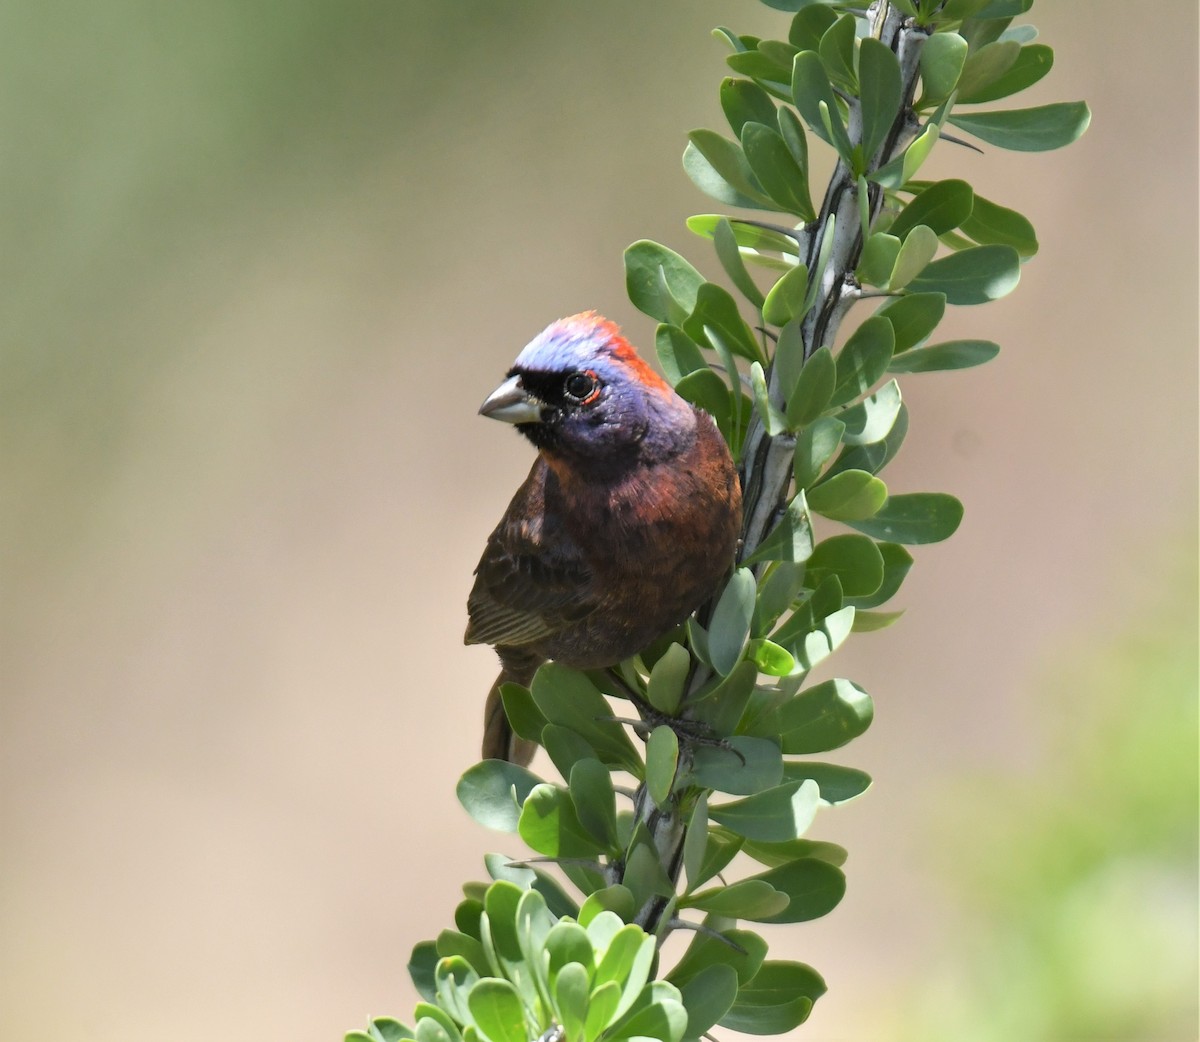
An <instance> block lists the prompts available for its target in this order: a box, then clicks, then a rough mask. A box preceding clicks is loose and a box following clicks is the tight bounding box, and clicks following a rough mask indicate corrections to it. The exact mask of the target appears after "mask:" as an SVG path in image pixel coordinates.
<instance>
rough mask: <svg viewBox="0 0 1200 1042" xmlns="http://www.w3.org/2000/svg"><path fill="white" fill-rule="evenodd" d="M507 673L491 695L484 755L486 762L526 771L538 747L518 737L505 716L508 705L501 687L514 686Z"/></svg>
mask: <svg viewBox="0 0 1200 1042" xmlns="http://www.w3.org/2000/svg"><path fill="white" fill-rule="evenodd" d="M512 682H513V678H512V677H511V676H509V674H508V673H507V672H503V673H501V674H500V675H499V676H498V677H497V678H496V682H495V683H494V684H493V685H492V688H491V690H490V691H489V692H488V696H487V702H486V703H485V704H484V707H483V744H482V747H481V748H480V755H481V756H482V758H483V759H485V760H507V761H508V762H509V763H515V764H518V765H519V766H521V767H526V766H528V764H529V761H530V760H532V759H533V754H534V753H535V752H536V751H537V743H536V742H530V741H527V740H526V739H524V738H520V737H518V736H517V735H516V734H515V733H514V732H513V729H512V725H511V724H510V723H509V722H508V717H507V716H505V715H504V702H503V701H502V700H501V698H500V685H501V684H508V683H512Z"/></svg>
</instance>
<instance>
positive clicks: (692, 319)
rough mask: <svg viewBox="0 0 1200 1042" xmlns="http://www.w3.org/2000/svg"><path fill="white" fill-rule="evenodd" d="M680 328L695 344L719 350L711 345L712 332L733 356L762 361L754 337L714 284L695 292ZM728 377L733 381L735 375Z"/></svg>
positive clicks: (732, 303) (734, 304)
mask: <svg viewBox="0 0 1200 1042" xmlns="http://www.w3.org/2000/svg"><path fill="white" fill-rule="evenodd" d="M683 328H684V331H685V332H686V333H687V334H688V336H690V337H691V338H692V339H693V340H695V341H696V343H698V344H699V343H705V342H707V343H710V344H712V346H713V348H715V349H719V347H720V345H719V344H717V343H715V342H714V338H713V337H712V335H711V333H710V330H715V331H716V332H717V333H719V334H720V335H721V338H722V339H723V340H724V341H725V345H726V346H727V347H728V348H729V349H730V350H731V351H733V352H734V354H737V355H741V357H742V358H748V359H750V360H751V361H756V360H757V361H762V360H763V359H762V351H761V350H760V349H759V346H758V344H757V343H756V342H755V340H754V333H753V332H751V330H750V327H749V326H748V325H746V321H745V319H743V318H742V315H741V312H740V311H738V306H737V301H735V300H734V299H733V297H732V296H731V295H730V293H729V291H728V290H726V289H724V288H723V287H721V286H718V285H717V284H716V283H715V282H705V283H703V284H702V285H701V286H700V287H699V288H698V289H697V291H696V301H695V305H694V306H693V308H692V313H691V314H690V315H689V316H688V317H687V319H685V320H684V323H683ZM730 375H731V376H733V377H734V379H736V374H730Z"/></svg>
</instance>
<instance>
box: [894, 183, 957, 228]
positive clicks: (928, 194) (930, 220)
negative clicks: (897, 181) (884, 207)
mask: <svg viewBox="0 0 1200 1042" xmlns="http://www.w3.org/2000/svg"><path fill="white" fill-rule="evenodd" d="M974 201H975V193H974V192H973V191H972V190H971V186H970V185H969V184H967V182H966V181H955V180H950V181H935V182H934V183H933V184H931V185H930V186H929V187H928V188H925V189H923V190H922V191H921V192H919V193H918V194H917V195H916V196H914V197H913V199H912V201H911V202H910V203H909V204H908V205H907V206H906V207H904V209H903V210H901V211H900V213H899V215H898V216H897V217H896V219H895V220H894V221H893V222H892V224H891V227H890V228H889V229H888V231H889V232H890V233H891V234H892V235H898V236H900V237H901V238H903V237H904V235H905V233H906V232H908V231H910V230H911V229H913V228H915V227H916V226H917V225H920V224H923V225H925V226H926V227H928V228H929V229H930V230H931V231H933V233H934V234H935V235H942V234H944V233H945V232H948V231H950V230H951V229H953V228H957V227H958V226H959V225H960V224H962V223H963V221H965V220H967V218H969V217H970V216H971V207H972V205H973V203H974Z"/></svg>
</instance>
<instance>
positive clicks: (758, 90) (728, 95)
mask: <svg viewBox="0 0 1200 1042" xmlns="http://www.w3.org/2000/svg"><path fill="white" fill-rule="evenodd" d="M720 95H721V111H723V112H724V113H725V118H726V119H727V120H728V121H729V126H730V127H731V128H732V130H733V133H734V134H735V135H736V136H737V137H741V135H742V127H744V126H745V125H746V124H747V123H774V122H775V102H773V101H772V100H771V95H769V94H768V93H767V92H766V91H765V90H763V89H762V87H760V86H759V85H758V84H757V83H752V82H751V81H750V80H739V79H734V78H733V77H726V78H725V79H723V80H722V81H721V89H720Z"/></svg>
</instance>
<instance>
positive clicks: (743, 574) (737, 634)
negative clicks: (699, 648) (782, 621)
mask: <svg viewBox="0 0 1200 1042" xmlns="http://www.w3.org/2000/svg"><path fill="white" fill-rule="evenodd" d="M756 589H757V588H756V586H755V583H754V573H753V572H751V571H750V569H748V568H739V569H738V570H737V571H736V572H734V573H733V575H731V576H730V577H729V582H728V583H727V584H726V586H725V590H724V592H723V593H722V594H721V598H720V600H718V601H717V606H716V608H714V609H713V615H712V624H711V625H710V626H709V630H708V653H709V656H710V657H711V659H712V664H713V668H714V669H715V670H716V671H717V672H718V673H720V674H721V676H723V677H724V676H728V675H729V674H730V673H732V672H733V667H734V666H736V665H737V664H738V662H739V660H740V659H741V657H742V651H743V650H744V649H745V647H746V639H747V638H748V637H749V636H750V620H751V619H752V618H753V617H754V595H755V592H756Z"/></svg>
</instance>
